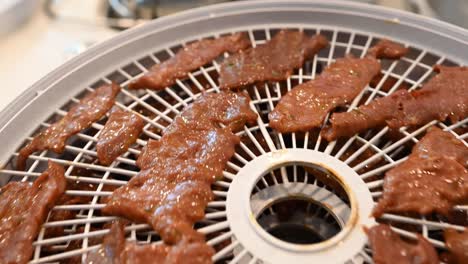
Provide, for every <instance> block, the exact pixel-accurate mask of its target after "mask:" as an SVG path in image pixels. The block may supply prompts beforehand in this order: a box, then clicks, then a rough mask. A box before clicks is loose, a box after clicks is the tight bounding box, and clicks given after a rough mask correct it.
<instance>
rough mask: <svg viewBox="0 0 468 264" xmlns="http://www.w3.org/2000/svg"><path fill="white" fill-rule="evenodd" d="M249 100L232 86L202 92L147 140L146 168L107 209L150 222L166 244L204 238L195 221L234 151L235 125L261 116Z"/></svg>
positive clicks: (142, 157) (116, 193)
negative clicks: (229, 89)
mask: <svg viewBox="0 0 468 264" xmlns="http://www.w3.org/2000/svg"><path fill="white" fill-rule="evenodd" d="M249 102H250V100H249V98H248V97H247V95H245V94H236V93H231V92H222V93H219V94H206V95H203V96H201V97H200V98H198V99H197V100H196V101H195V102H194V103H192V104H191V105H189V106H188V107H187V108H186V109H185V110H184V111H183V112H182V113H181V114H180V115H179V116H177V117H176V118H175V119H174V121H173V123H172V124H171V125H170V126H169V127H168V128H167V129H166V130H165V131H164V133H163V137H162V138H161V139H160V140H159V141H149V142H148V144H147V146H146V147H145V149H144V150H143V151H142V153H141V155H140V157H139V159H138V162H137V165H138V166H139V167H140V168H142V170H141V171H140V172H139V173H138V175H136V176H134V177H133V178H132V179H131V180H130V181H129V182H128V184H127V185H125V186H122V187H120V188H119V189H117V190H115V191H114V193H113V194H112V196H111V197H110V199H109V201H108V203H107V204H106V207H104V208H103V210H102V211H103V213H105V214H110V215H117V216H122V217H125V218H128V219H131V220H133V221H136V222H145V223H149V224H151V225H152V227H153V229H154V230H155V231H156V232H157V233H158V234H159V235H160V236H161V238H162V239H163V240H164V241H165V242H166V243H168V244H176V245H179V244H180V243H189V242H190V243H192V242H197V243H198V242H200V241H204V238H203V235H201V234H200V233H198V232H196V231H195V230H194V229H193V224H194V223H195V222H196V221H198V220H201V219H202V218H203V217H204V214H205V208H206V205H207V203H208V202H209V201H211V200H212V196H213V194H212V191H211V186H210V185H211V184H212V183H213V182H215V181H216V180H217V179H219V177H221V176H222V171H223V170H224V167H225V166H226V163H227V161H228V160H229V159H230V158H231V157H232V156H233V155H234V152H235V146H236V145H237V144H238V143H239V137H238V136H236V135H235V134H234V133H233V131H235V130H237V129H239V128H241V127H243V126H244V125H245V123H251V122H254V121H255V120H256V119H257V115H256V114H255V113H254V112H253V111H252V110H251V109H250V107H249ZM181 241H182V242H181ZM184 241H185V242H184Z"/></svg>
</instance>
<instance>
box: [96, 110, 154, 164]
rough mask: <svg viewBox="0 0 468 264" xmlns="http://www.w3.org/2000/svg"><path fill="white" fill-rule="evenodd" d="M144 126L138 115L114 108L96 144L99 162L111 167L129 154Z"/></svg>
mask: <svg viewBox="0 0 468 264" xmlns="http://www.w3.org/2000/svg"><path fill="white" fill-rule="evenodd" d="M144 125H145V123H144V121H143V119H142V118H141V117H140V116H138V115H137V114H134V113H130V112H126V111H123V110H121V109H119V108H116V107H114V108H113V109H112V111H111V114H110V117H109V119H108V120H107V122H106V125H105V126H104V128H103V129H102V131H101V134H99V137H98V142H97V144H96V152H97V156H98V159H99V162H100V163H101V164H103V165H109V164H111V163H112V162H113V161H114V160H115V159H116V158H117V157H118V156H120V155H122V154H124V153H125V152H127V150H128V148H129V147H130V146H131V145H132V144H133V143H135V142H136V140H137V139H138V136H139V135H140V133H141V131H142V130H143V126H144Z"/></svg>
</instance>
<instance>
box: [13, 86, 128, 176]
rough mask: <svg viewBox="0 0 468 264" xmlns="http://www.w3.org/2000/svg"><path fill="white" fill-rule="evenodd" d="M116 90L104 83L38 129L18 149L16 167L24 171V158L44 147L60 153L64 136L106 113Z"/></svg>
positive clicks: (74, 132) (63, 145) (79, 129)
mask: <svg viewBox="0 0 468 264" xmlns="http://www.w3.org/2000/svg"><path fill="white" fill-rule="evenodd" d="M119 92H120V87H119V86H118V85H117V84H115V83H112V84H106V85H103V86H101V87H99V88H97V89H96V90H95V91H93V92H91V93H89V94H88V95H86V96H85V97H84V98H83V99H81V101H80V102H79V103H78V104H76V105H74V106H73V107H72V108H71V109H70V110H69V111H68V113H67V114H66V115H65V116H64V117H63V118H62V119H60V121H58V122H57V123H54V124H52V125H51V126H50V127H48V128H46V129H45V130H43V131H42V132H40V133H39V134H38V135H36V136H35V137H34V138H33V140H32V141H31V142H29V144H28V145H26V146H25V147H23V148H22V149H21V150H20V151H19V155H18V159H17V161H16V167H17V169H18V170H24V168H25V166H26V159H27V158H28V157H29V155H31V154H32V153H34V152H36V151H39V150H46V149H47V150H52V151H54V152H56V153H62V152H63V150H64V149H65V143H66V141H67V139H68V138H70V137H71V136H72V135H75V134H76V133H78V132H80V131H81V130H83V129H85V128H87V127H89V126H90V125H91V124H92V123H93V122H95V121H98V120H99V119H100V118H101V117H102V116H103V115H105V114H106V113H107V111H109V109H111V107H112V106H113V105H114V103H115V97H116V96H117V94H118V93H119Z"/></svg>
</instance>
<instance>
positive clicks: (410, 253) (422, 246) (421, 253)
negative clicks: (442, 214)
mask: <svg viewBox="0 0 468 264" xmlns="http://www.w3.org/2000/svg"><path fill="white" fill-rule="evenodd" d="M366 233H367V236H368V237H369V243H370V246H371V248H372V254H373V259H374V263H375V264H393V263H398V264H438V263H439V258H438V256H437V252H436V251H435V249H434V247H433V246H432V245H431V244H430V243H429V242H428V241H427V240H426V239H425V238H424V237H422V236H420V235H419V234H418V235H417V238H416V241H411V242H406V241H404V240H402V239H401V238H400V236H399V235H398V234H397V233H395V232H394V231H393V230H392V229H391V228H390V227H389V226H388V225H383V224H379V225H376V226H373V227H371V228H369V229H367V230H366Z"/></svg>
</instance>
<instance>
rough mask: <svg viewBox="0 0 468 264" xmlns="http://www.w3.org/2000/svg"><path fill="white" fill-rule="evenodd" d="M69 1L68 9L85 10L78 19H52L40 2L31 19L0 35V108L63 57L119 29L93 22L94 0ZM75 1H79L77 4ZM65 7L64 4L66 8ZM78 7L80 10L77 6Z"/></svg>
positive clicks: (77, 12) (64, 59)
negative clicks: (84, 15) (0, 92)
mask: <svg viewBox="0 0 468 264" xmlns="http://www.w3.org/2000/svg"><path fill="white" fill-rule="evenodd" d="M63 2H68V3H67V4H69V7H68V9H69V10H70V12H75V13H76V14H86V17H83V19H84V20H83V21H85V20H86V19H87V20H86V21H89V22H88V23H78V22H76V21H75V22H72V21H66V20H64V19H57V20H55V19H51V18H50V17H48V16H47V15H45V13H44V12H43V10H42V8H41V7H42V6H41V5H39V6H38V8H37V9H36V10H35V12H34V14H33V15H32V16H31V17H30V19H29V20H28V21H27V22H26V23H25V24H23V25H22V26H21V27H20V28H18V29H17V30H16V31H14V32H12V33H9V34H7V35H5V36H2V37H1V39H0V58H1V59H0V77H1V80H2V83H1V84H2V88H1V91H2V95H1V96H0V111H1V110H3V109H4V108H5V107H6V106H7V105H8V103H9V102H11V101H12V100H13V99H14V98H15V97H17V96H18V95H19V94H21V93H22V92H23V91H24V90H26V89H27V88H28V87H30V86H31V85H32V84H33V83H34V82H36V81H37V80H39V79H40V78H41V77H43V76H45V75H46V74H47V73H48V72H50V71H52V70H53V69H55V68H56V67H58V66H59V65H61V64H62V63H64V62H65V61H66V60H68V59H70V58H71V57H73V56H74V55H76V54H78V53H79V52H81V51H83V50H84V49H85V48H86V47H87V46H89V45H91V44H93V43H97V42H100V41H103V40H105V39H108V38H110V37H112V36H114V35H116V34H117V33H118V31H115V30H112V29H110V28H107V27H103V26H96V25H95V24H93V23H92V18H93V17H95V15H96V12H97V10H99V9H98V8H97V7H96V3H98V2H99V1H95V0H79V1H77V0H74V1H63ZM77 3H78V4H77ZM66 9H67V8H64V10H66ZM77 9H79V10H77Z"/></svg>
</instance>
